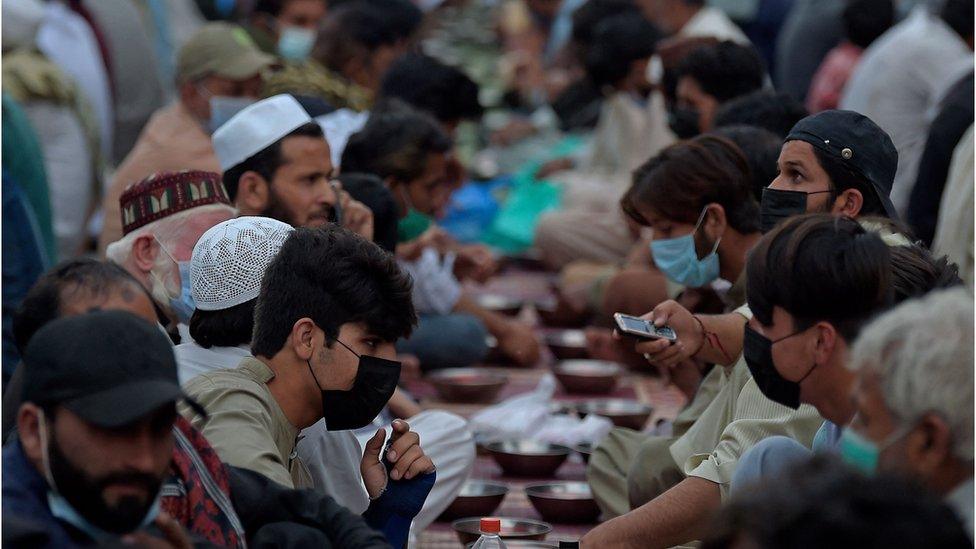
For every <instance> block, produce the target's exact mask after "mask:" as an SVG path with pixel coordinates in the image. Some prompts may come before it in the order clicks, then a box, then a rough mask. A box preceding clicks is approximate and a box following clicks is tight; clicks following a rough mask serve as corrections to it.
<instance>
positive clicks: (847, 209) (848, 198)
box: [834, 189, 864, 219]
mask: <svg viewBox="0 0 976 549" xmlns="http://www.w3.org/2000/svg"><path fill="white" fill-rule="evenodd" d="M863 207H864V195H862V194H861V191H859V190H857V189H847V190H845V191H844V192H842V193H840V195H839V196H838V197H837V199H836V200H834V210H835V213H837V214H840V215H846V216H847V217H850V218H851V219H855V218H857V216H858V214H860V213H861V209H862V208H863Z"/></svg>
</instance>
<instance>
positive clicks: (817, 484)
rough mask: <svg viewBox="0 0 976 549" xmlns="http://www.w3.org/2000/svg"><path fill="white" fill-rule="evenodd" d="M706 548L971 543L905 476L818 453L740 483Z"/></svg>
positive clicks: (877, 548) (869, 548)
mask: <svg viewBox="0 0 976 549" xmlns="http://www.w3.org/2000/svg"><path fill="white" fill-rule="evenodd" d="M710 530H711V531H710V533H709V534H708V535H706V536H705V537H704V538H703V540H702V541H703V543H702V548H703V549H731V548H732V547H741V546H743V542H746V545H748V546H749V547H755V548H756V549H778V548H781V547H791V548H794V549H819V548H822V547H859V548H862V549H887V548H889V547H899V548H904V549H927V548H929V547H953V548H956V547H959V548H962V547H972V546H973V544H972V541H970V539H969V536H968V534H967V533H966V530H965V529H964V528H963V526H962V524H961V522H960V521H959V519H958V518H957V516H956V515H955V513H954V512H953V511H952V510H951V509H950V508H949V507H948V506H947V505H946V504H945V503H944V502H943V501H941V500H940V499H939V498H938V497H936V496H935V495H934V494H932V493H931V492H930V491H929V490H927V489H926V488H925V487H924V486H922V485H920V484H919V483H917V482H915V481H912V480H911V479H907V478H905V477H904V476H901V475H885V474H882V475H878V476H872V477H868V476H864V475H863V474H861V473H860V472H858V471H856V470H854V469H852V468H850V467H849V466H847V465H845V464H843V463H842V462H841V461H840V460H839V459H838V458H837V457H835V456H831V455H826V454H819V455H816V456H814V457H812V458H810V459H808V460H801V461H800V462H798V464H797V465H795V466H793V467H790V468H787V469H786V470H785V472H783V473H781V474H778V475H774V476H772V477H769V478H766V479H764V480H763V482H761V483H760V484H758V485H755V486H751V487H747V488H743V489H742V491H741V492H739V493H737V494H736V495H735V496H734V497H733V498H732V501H731V502H730V504H729V505H727V506H726V507H725V508H723V509H722V510H721V511H720V512H719V513H718V514H717V516H716V518H715V520H714V522H713V524H712V525H711V528H710Z"/></svg>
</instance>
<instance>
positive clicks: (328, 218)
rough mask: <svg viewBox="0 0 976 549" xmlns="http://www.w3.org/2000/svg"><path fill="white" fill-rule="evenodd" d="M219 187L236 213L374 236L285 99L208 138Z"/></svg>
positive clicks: (297, 110)
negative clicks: (338, 227)
mask: <svg viewBox="0 0 976 549" xmlns="http://www.w3.org/2000/svg"><path fill="white" fill-rule="evenodd" d="M213 147H214V150H215V151H216V153H217V158H218V159H219V160H220V169H221V170H223V172H224V174H223V182H224V187H225V188H226V189H227V193H228V195H229V196H230V199H231V201H233V202H234V204H235V205H236V206H237V208H238V210H240V213H241V215H259V216H263V217H270V218H272V219H277V220H278V221H282V222H284V223H288V224H289V225H291V226H293V227H322V226H324V225H326V224H330V223H333V224H338V225H341V226H343V227H345V228H347V229H349V230H351V231H353V232H355V233H358V234H360V235H362V236H363V237H365V238H367V239H369V240H372V238H373V213H372V212H370V211H369V208H366V207H365V206H363V205H362V203H360V202H357V201H355V200H352V199H351V198H350V197H349V193H347V192H345V191H343V190H342V186H341V185H340V184H339V183H337V182H336V181H334V180H333V178H334V177H335V168H334V167H333V166H332V157H331V154H330V150H329V143H328V141H326V139H325V135H324V134H323V133H322V128H321V127H320V126H319V125H318V124H316V123H315V122H314V121H313V120H312V118H311V117H309V115H308V113H306V112H305V110H304V109H302V106H301V105H300V104H299V103H298V101H297V100H295V98H294V97H292V96H290V95H284V94H283V95H276V96H274V97H269V98H267V99H263V100H261V101H258V102H257V103H255V104H253V105H250V106H248V107H247V108H245V109H243V110H242V111H240V112H239V113H237V114H235V115H234V116H233V117H232V118H231V119H230V120H228V121H227V123H226V124H224V125H223V126H221V127H220V129H218V130H217V131H216V132H214V135H213Z"/></svg>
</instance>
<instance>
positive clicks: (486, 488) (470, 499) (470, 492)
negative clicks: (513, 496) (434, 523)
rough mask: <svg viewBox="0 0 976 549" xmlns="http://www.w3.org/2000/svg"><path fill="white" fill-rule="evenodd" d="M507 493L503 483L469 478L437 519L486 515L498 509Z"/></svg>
mask: <svg viewBox="0 0 976 549" xmlns="http://www.w3.org/2000/svg"><path fill="white" fill-rule="evenodd" d="M507 493H508V487H507V486H505V485H504V484H493V483H490V482H482V481H480V480H469V481H468V482H465V483H464V486H462V487H461V491H460V492H459V493H458V495H457V497H456V498H454V501H453V502H451V504H450V505H449V506H448V507H447V509H445V510H444V512H443V513H441V516H440V517H439V518H438V520H442V521H448V520H455V519H459V518H462V517H487V516H490V515H491V514H492V513H494V512H495V510H496V509H498V506H499V505H501V504H502V500H503V499H505V494H507Z"/></svg>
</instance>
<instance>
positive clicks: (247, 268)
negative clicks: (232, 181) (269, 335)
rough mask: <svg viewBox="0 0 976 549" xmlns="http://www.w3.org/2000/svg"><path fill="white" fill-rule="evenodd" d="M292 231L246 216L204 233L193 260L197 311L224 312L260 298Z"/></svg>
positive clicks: (277, 223)
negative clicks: (265, 279)
mask: <svg viewBox="0 0 976 549" xmlns="http://www.w3.org/2000/svg"><path fill="white" fill-rule="evenodd" d="M292 230H293V229H292V226H291V225H289V224H287V223H282V222H281V221H278V220H277V219H271V218H268V217H258V216H243V217H238V218H236V219H230V220H228V221H224V222H223V223H218V224H217V225H214V226H213V227H211V228H210V229H209V230H208V231H207V232H205V233H203V236H201V237H200V240H198V241H197V243H196V245H195V246H194V247H193V257H192V258H191V259H190V292H191V293H192V294H193V301H194V302H196V305H197V309H198V310H201V311H221V310H224V309H229V308H231V307H234V306H237V305H240V304H241V303H245V302H247V301H250V300H252V299H255V298H257V297H258V294H259V293H260V292H261V278H262V277H264V271H266V270H267V268H268V265H270V264H271V260H272V259H274V258H275V256H276V255H278V250H280V249H281V245H282V244H284V242H285V239H287V238H288V235H290V234H291V232H292Z"/></svg>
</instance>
